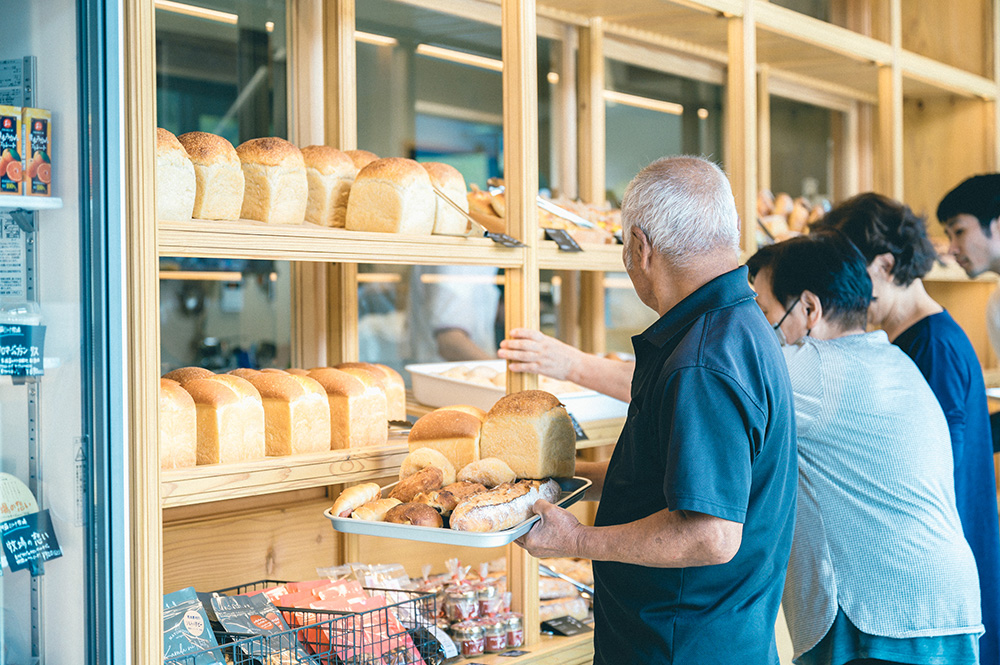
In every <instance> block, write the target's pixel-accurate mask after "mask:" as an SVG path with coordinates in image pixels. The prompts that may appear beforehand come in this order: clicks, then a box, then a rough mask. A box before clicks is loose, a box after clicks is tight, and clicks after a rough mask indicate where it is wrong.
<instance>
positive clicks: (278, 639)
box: [164, 580, 444, 665]
mask: <svg viewBox="0 0 1000 665" xmlns="http://www.w3.org/2000/svg"><path fill="white" fill-rule="evenodd" d="M280 584H285V582H282V581H278V580H258V581H256V582H251V583H249V584H243V585H240V586H235V587H229V588H226V589H219V590H218V591H216V592H215V593H217V594H220V595H226V596H236V595H242V594H247V593H251V592H254V591H260V590H263V589H267V588H270V587H274V586H278V585H280ZM365 590H366V591H368V592H369V595H381V596H384V597H385V599H386V601H387V602H386V605H385V606H384V607H380V608H377V609H370V610H365V611H361V612H339V611H333V610H318V609H300V608H294V607H283V606H281V604H280V603H281V601H280V599H279V600H278V603H276V606H277V609H278V610H279V611H280V612H281V613H282V615H283V618H284V620H285V623H287V624H288V626H289V629H288V630H286V631H281V632H277V633H269V634H267V635H246V634H240V633H232V632H229V631H226V630H224V629H222V628H221V627H219V626H213V632H214V633H215V638H216V641H217V642H218V643H219V646H218V647H217V648H212V649H205V650H203V651H198V652H194V653H189V654H185V655H184V656H180V657H176V658H170V659H168V660H164V665H224V664H227V663H235V664H236V665H420V664H421V663H422V664H424V665H438V664H439V663H440V662H441V661H442V660H443V659H444V654H443V651H442V649H441V647H440V644H439V643H438V641H437V640H436V639H435V638H434V636H433V634H432V633H431V631H430V628H431V627H432V626H433V625H434V620H435V617H436V616H437V598H436V597H435V595H434V594H426V593H419V592H416V591H405V590H400V589H382V588H377V587H365Z"/></svg>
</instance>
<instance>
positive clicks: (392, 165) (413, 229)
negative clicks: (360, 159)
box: [347, 157, 435, 235]
mask: <svg viewBox="0 0 1000 665" xmlns="http://www.w3.org/2000/svg"><path fill="white" fill-rule="evenodd" d="M434 199H435V197H434V190H433V189H432V188H431V179H430V176H428V175H427V171H425V170H424V169H423V167H422V166H420V164H418V163H417V162H415V161H413V160H412V159H403V158H400V157H390V158H388V159H380V160H377V161H374V162H372V163H371V164H369V165H368V166H366V167H364V168H363V169H361V171H360V172H359V173H358V175H357V177H356V178H355V179H354V185H353V186H352V187H351V197H350V199H349V200H348V202H347V228H348V229H349V230H351V231H375V232H378V233H412V234H416V235H429V234H430V232H431V231H433V230H434V205H435V200H434Z"/></svg>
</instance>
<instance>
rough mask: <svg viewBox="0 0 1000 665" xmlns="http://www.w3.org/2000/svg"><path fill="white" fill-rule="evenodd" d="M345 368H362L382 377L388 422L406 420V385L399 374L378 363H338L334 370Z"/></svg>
mask: <svg viewBox="0 0 1000 665" xmlns="http://www.w3.org/2000/svg"><path fill="white" fill-rule="evenodd" d="M347 367H362V368H365V369H368V370H371V371H374V372H377V373H379V374H380V375H381V376H382V387H383V388H385V399H386V402H387V408H388V415H389V420H399V421H403V420H406V384H405V383H404V382H403V377H402V376H400V374H399V372H397V371H396V370H394V369H393V368H391V367H389V366H388V365H382V364H380V363H360V362H353V363H340V364H339V365H336V366H335V369H345V368H347Z"/></svg>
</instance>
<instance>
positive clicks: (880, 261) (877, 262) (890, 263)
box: [872, 252, 896, 279]
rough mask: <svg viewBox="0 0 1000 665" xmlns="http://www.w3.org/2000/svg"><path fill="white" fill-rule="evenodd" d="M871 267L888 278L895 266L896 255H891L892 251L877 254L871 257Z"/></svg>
mask: <svg viewBox="0 0 1000 665" xmlns="http://www.w3.org/2000/svg"><path fill="white" fill-rule="evenodd" d="M872 267H874V268H875V269H876V270H877V271H878V272H879V273H880V274H882V275H885V277H886V279H888V278H889V277H891V276H892V269H893V268H895V267H896V257H895V256H893V255H892V252H885V253H883V254H879V255H878V256H876V257H875V258H874V259H872Z"/></svg>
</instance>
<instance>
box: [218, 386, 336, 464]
mask: <svg viewBox="0 0 1000 665" xmlns="http://www.w3.org/2000/svg"><path fill="white" fill-rule="evenodd" d="M230 374H234V375H236V376H240V377H241V378H244V379H246V380H247V381H249V382H250V383H251V384H252V385H253V387H254V388H256V389H257V391H258V392H259V393H260V397H261V400H262V401H263V404H264V427H265V431H264V442H265V447H266V449H267V454H268V455H271V456H279V455H298V454H302V453H317V452H321V451H324V450H330V405H329V403H328V402H327V398H326V390H324V389H323V386H321V385H320V384H319V383H318V382H317V381H316V380H315V379H311V378H309V377H308V376H296V375H294V374H288V373H286V372H258V371H256V370H252V369H236V370H233V371H232V372H230Z"/></svg>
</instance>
